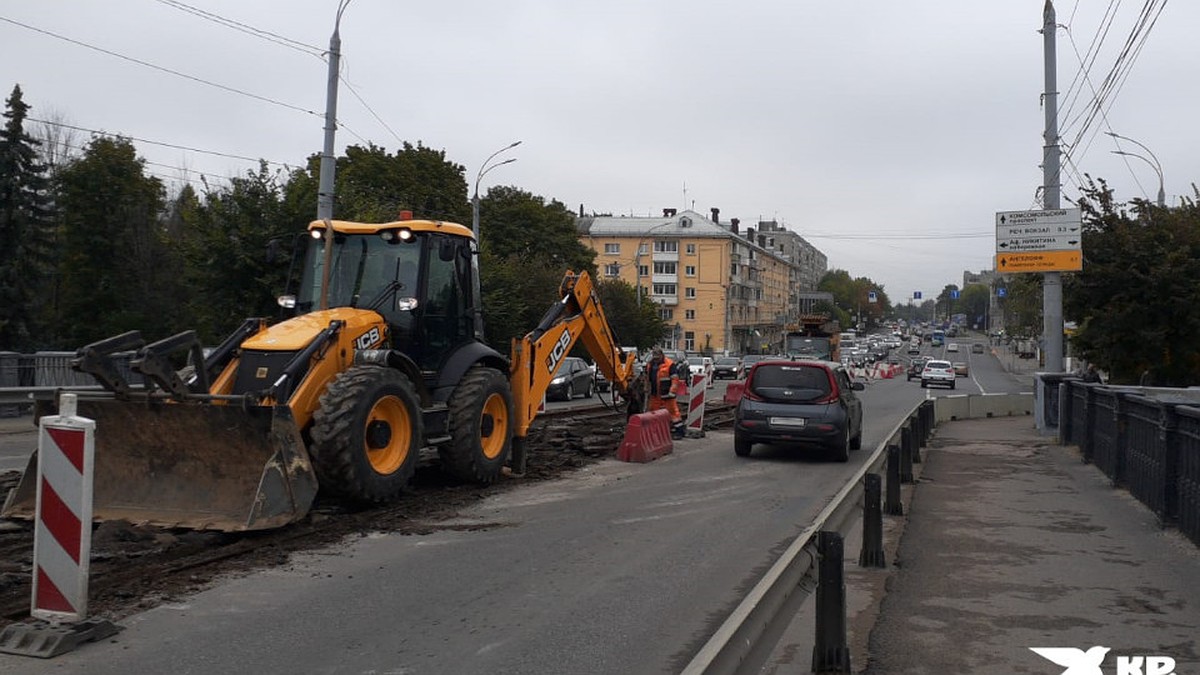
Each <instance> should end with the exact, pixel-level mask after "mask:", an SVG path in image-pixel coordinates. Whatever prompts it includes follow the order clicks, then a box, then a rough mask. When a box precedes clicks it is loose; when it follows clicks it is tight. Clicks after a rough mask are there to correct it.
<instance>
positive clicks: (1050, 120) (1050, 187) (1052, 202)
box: [1042, 0, 1063, 373]
mask: <svg viewBox="0 0 1200 675" xmlns="http://www.w3.org/2000/svg"><path fill="white" fill-rule="evenodd" d="M1057 29H1058V22H1057V21H1056V17H1055V13H1054V3H1053V2H1052V0H1046V7H1045V9H1044V10H1043V11H1042V43H1043V50H1044V52H1045V61H1046V63H1045V68H1046V73H1045V78H1046V93H1045V94H1044V99H1043V104H1044V105H1045V109H1046V134H1045V136H1044V141H1045V145H1043V146H1042V208H1043V209H1044V210H1046V211H1054V210H1057V209H1058V208H1059V199H1060V190H1061V183H1060V177H1061V171H1060V169H1059V159H1060V158H1059V148H1058V75H1057V65H1056V64H1057V57H1056V54H1055V50H1056V43H1055V32H1056V31H1057ZM1042 275H1043V276H1042V348H1043V350H1044V351H1043V354H1044V355H1045V357H1046V363H1045V365H1044V366H1043V368H1044V369H1045V371H1046V372H1048V373H1061V372H1063V309H1062V308H1063V294H1062V272H1043V273H1042Z"/></svg>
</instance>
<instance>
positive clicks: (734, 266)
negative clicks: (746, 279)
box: [729, 263, 738, 277]
mask: <svg viewBox="0 0 1200 675" xmlns="http://www.w3.org/2000/svg"><path fill="white" fill-rule="evenodd" d="M737 273H738V264H737V263H733V264H732V265H730V266H729V276H731V277H736V276H737Z"/></svg>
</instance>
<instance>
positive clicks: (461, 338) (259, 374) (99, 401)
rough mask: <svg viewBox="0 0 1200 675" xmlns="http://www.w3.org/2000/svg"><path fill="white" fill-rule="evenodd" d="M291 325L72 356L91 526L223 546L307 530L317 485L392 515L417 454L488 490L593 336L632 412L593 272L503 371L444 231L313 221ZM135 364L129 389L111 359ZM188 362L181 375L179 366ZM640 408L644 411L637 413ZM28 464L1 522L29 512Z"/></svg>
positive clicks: (464, 248)
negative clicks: (259, 533) (124, 527)
mask: <svg viewBox="0 0 1200 675" xmlns="http://www.w3.org/2000/svg"><path fill="white" fill-rule="evenodd" d="M308 233H309V234H310V235H311V242H310V246H309V247H308V250H307V255H306V259H305V262H304V267H303V270H302V274H301V279H300V288H299V292H298V293H297V294H296V295H294V296H284V297H282V298H280V304H282V305H284V306H285V307H292V308H294V310H295V312H296V316H294V317H293V318H290V319H287V320H284V321H281V322H279V323H276V324H274V325H268V322H267V321H266V320H264V319H257V318H255V319H247V320H246V321H245V322H244V323H243V324H242V326H241V327H240V328H239V329H238V330H236V331H235V332H234V333H233V334H232V335H230V336H229V337H228V338H227V339H226V340H225V341H224V342H223V343H222V344H220V345H219V346H218V347H216V348H215V349H213V350H212V351H211V352H210V353H208V354H207V356H205V355H204V354H203V352H202V350H201V347H200V344H199V342H198V341H197V339H196V336H195V334H194V333H193V332H190V331H189V332H185V333H181V334H179V335H176V336H174V337H171V338H167V339H165V340H161V341H159V342H155V343H152V344H148V345H147V344H145V341H144V340H143V339H142V338H141V336H140V335H139V334H138V333H137V332H136V331H135V332H131V333H125V334H123V335H119V336H116V337H114V338H110V339H108V340H104V341H101V342H97V343H94V344H91V345H88V346H87V347H84V348H83V349H80V350H79V351H78V353H77V355H76V358H75V360H74V362H73V366H74V367H75V368H76V369H78V370H81V371H84V372H89V373H92V374H93V375H94V376H95V377H96V379H97V380H98V381H99V382H100V383H101V384H102V385H103V386H104V388H105V389H106V391H105V392H101V393H96V394H91V395H89V394H88V393H86V392H79V393H78V394H77V395H78V397H79V401H78V411H79V412H78V414H79V415H81V416H84V417H89V418H91V419H94V420H96V427H97V428H96V436H95V438H96V461H95V479H94V507H93V509H94V511H93V512H94V514H95V519H96V520H100V521H102V520H117V519H120V520H128V521H130V522H133V523H147V524H154V525H161V526H167V527H188V528H200V529H217V530H226V531H238V530H256V529H265V528H272V527H278V526H280V525H284V524H287V523H290V522H293V521H296V520H298V519H300V518H303V517H304V516H305V515H306V514H307V513H308V510H309V508H310V507H311V505H312V502H313V499H314V498H315V496H316V494H317V491H318V489H320V490H322V491H325V492H328V493H330V494H334V495H338V496H339V497H341V498H344V499H347V500H350V501H354V502H360V503H368V504H372V503H383V502H387V501H389V500H391V499H394V498H395V497H396V496H398V495H399V494H400V492H401V491H402V490H403V489H404V488H405V486H406V484H407V483H408V481H409V479H410V478H411V477H412V475H413V472H414V471H415V469H416V462H417V456H418V453H419V451H420V450H421V448H424V447H431V446H432V447H436V448H437V451H438V453H439V456H440V458H441V461H442V464H443V468H444V469H445V470H446V471H448V472H449V473H451V474H452V475H454V476H456V477H458V478H460V479H463V480H466V481H474V482H478V483H484V484H486V483H490V482H492V481H494V480H496V478H497V477H498V476H499V475H500V473H501V469H502V467H503V466H504V465H505V464H506V463H507V462H509V461H510V455H511V467H512V469H513V470H514V471H515V472H517V473H520V472H523V470H524V467H525V453H524V439H525V436H526V434H527V433H528V430H529V426H530V423H531V422H532V421H533V419H534V417H535V416H536V414H537V407H538V404H539V402H540V401H541V400H542V397H543V395H544V393H545V391H546V389H547V387H548V386H549V384H550V381H551V380H552V379H553V377H554V373H555V371H556V370H557V369H558V366H559V365H560V363H561V362H562V358H563V356H565V355H566V354H567V353H568V352H569V351H570V350H571V347H572V346H573V345H574V344H575V343H576V341H578V340H580V339H582V340H583V344H584V345H585V346H586V348H587V350H588V352H589V353H590V354H591V356H592V357H593V358H594V359H595V360H596V362H597V364H598V366H599V368H600V369H601V371H602V372H603V373H604V375H605V377H607V378H608V379H609V381H610V382H612V383H613V386H614V387H615V389H616V390H617V391H618V392H621V393H622V394H624V395H625V396H626V398H631V399H633V403H631V405H633V406H638V405H640V403H639V401H640V398H639V397H638V396H637V395H636V391H632V390H631V384H632V383H633V381H634V371H633V361H634V356H633V355H632V354H628V355H627V354H624V353H622V351H621V349H620V347H619V345H620V342H618V341H617V340H616V339H614V337H613V335H612V331H611V328H610V327H609V325H608V322H607V319H606V318H605V316H604V312H603V310H602V308H601V306H600V302H599V299H598V298H597V297H596V295H595V294H594V293H593V292H592V291H593V289H592V285H591V280H590V278H589V277H588V275H587V273H586V272H583V273H580V274H573V273H571V272H568V273H567V274H566V276H565V278H564V280H563V283H562V286H561V289H560V290H561V298H562V299H561V301H560V302H557V303H555V305H554V306H553V307H552V308H551V309H550V310H549V311H548V312H547V314H546V315H545V317H544V318H543V319H542V321H541V322H540V323H539V325H538V326H537V328H536V329H534V330H533V331H532V332H531V333H529V334H528V335H526V336H525V337H524V338H523V339H520V340H514V341H513V344H512V346H511V355H510V357H509V358H506V357H505V356H503V355H502V354H500V353H499V352H497V351H496V350H494V349H492V348H491V347H489V346H488V345H486V344H484V343H483V341H482V336H483V319H482V311H481V310H482V307H481V306H480V292H479V275H478V265H477V256H476V244H475V239H474V237H473V235H472V233H471V230H470V229H468V228H466V227H463V226H462V225H457V224H453V223H448V222H439V221H429V220H412V219H411V218H410V217H407V214H402V216H401V220H399V221H396V222H390V223H383V224H365V223H352V222H345V221H316V222H313V223H312V224H310V225H309V228H308ZM131 351H132V352H134V355H133V357H132V358H131V360H130V367H131V369H132V370H133V371H134V372H136V373H140V374H141V375H142V378H143V384H141V385H136V386H135V385H131V384H130V383H129V382H128V381H127V380H126V379H125V378H124V377H122V375H121V374H120V371H119V370H118V369H117V368H116V367H115V365H114V362H113V359H112V355H113V354H116V353H122V352H131ZM181 353H186V354H187V363H188V365H187V366H186V367H184V368H183V369H181V370H177V369H176V365H178V363H179V362H180V360H181ZM634 412H640V408H639V409H636V410H634ZM36 460H37V458H36V453H35V454H34V457H33V458H31V460H30V464H29V468H27V469H26V471H25V474H24V476H23V478H22V480H21V483H20V485H18V486H17V488H16V489H14V490H13V491H12V493H11V494H10V495H9V498H8V500H7V502H6V504H5V506H4V510H3V513H2V515H4V516H13V517H32V515H33V513H34V507H35V494H36V477H37V470H36V466H37V465H36Z"/></svg>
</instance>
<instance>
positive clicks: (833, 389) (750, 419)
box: [733, 360, 863, 462]
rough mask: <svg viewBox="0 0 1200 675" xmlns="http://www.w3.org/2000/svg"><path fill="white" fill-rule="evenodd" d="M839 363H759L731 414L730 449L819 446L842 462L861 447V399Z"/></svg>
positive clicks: (744, 452) (855, 384)
mask: <svg viewBox="0 0 1200 675" xmlns="http://www.w3.org/2000/svg"><path fill="white" fill-rule="evenodd" d="M862 389H863V385H862V383H861V382H851V381H850V377H849V374H848V373H847V372H846V369H845V367H844V366H842V364H840V363H835V362H832V361H775V360H772V361H760V362H759V363H757V364H755V366H754V368H753V369H752V370H751V371H750V373H749V374H748V375H747V376H746V389H745V393H744V394H743V396H742V399H741V400H740V401H739V402H738V405H737V408H736V409H735V411H734V428H733V451H734V452H735V453H736V454H737V455H738V456H739V457H745V456H747V455H749V454H750V451H751V449H752V448H753V446H754V444H755V443H771V444H788V445H819V446H823V447H826V448H828V449H829V450H831V451H832V453H833V457H834V459H836V460H837V461H839V462H845V461H848V460H849V459H850V450H852V449H853V450H857V449H858V448H860V447H862V434H863V425H862V415H863V411H862V400H861V399H859V398H858V395H857V394H855V392H856V391H861V390H862Z"/></svg>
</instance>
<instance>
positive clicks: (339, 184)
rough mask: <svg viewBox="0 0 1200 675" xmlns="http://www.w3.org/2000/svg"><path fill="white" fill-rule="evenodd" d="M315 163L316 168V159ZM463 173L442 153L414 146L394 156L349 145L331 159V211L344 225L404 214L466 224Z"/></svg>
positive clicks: (468, 217) (372, 147) (467, 208)
mask: <svg viewBox="0 0 1200 675" xmlns="http://www.w3.org/2000/svg"><path fill="white" fill-rule="evenodd" d="M316 164H317V166H316V168H317V169H319V159H318V160H317V161H316ZM310 166H311V163H310ZM464 171H465V169H464V168H463V166H462V165H461V164H455V163H454V162H450V161H448V160H447V159H446V153H445V151H443V150H434V149H432V148H427V147H425V146H423V145H421V144H420V143H418V144H417V145H415V146H414V145H412V144H410V143H405V144H404V147H403V148H402V149H401V150H399V151H397V152H396V153H394V154H388V152H387V150H386V149H384V148H382V147H379V146H376V145H374V144H369V145H368V146H367V147H365V148H364V147H361V146H356V145H352V146H350V147H348V148H346V155H345V156H344V157H339V158H338V160H337V172H336V174H335V177H336V203H335V206H334V211H335V214H336V215H337V217H338V218H341V219H344V220H360V221H364V222H378V223H384V222H388V221H392V220H396V219H397V218H398V217H399V213H400V211H402V210H408V211H412V212H413V216H414V217H416V218H429V219H431V220H449V221H453V222H458V223H462V224H469V223H470V222H471V209H470V204H469V202H468V201H467V181H466V178H464V175H463V174H464ZM317 173H319V171H317V172H315V173H314V174H313V175H317ZM313 204H314V205H315V204H316V201H315V200H314V201H313Z"/></svg>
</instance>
